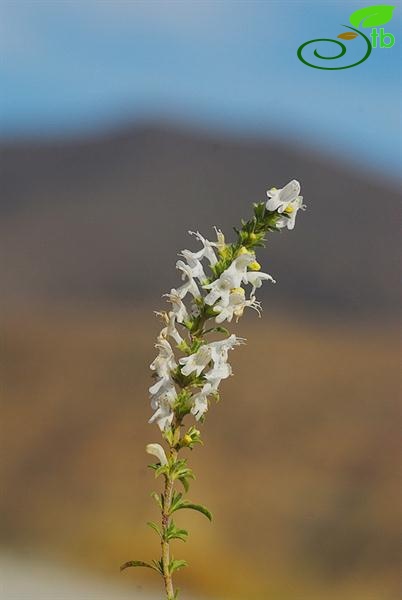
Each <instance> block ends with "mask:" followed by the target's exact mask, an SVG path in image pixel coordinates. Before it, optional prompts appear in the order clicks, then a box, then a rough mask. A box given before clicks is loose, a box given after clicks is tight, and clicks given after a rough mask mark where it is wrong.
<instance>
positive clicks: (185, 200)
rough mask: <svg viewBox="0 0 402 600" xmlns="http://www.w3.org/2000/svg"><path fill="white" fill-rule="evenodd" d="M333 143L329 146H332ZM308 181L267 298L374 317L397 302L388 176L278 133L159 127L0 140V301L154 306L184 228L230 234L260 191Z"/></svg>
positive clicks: (395, 205) (269, 262)
mask: <svg viewBox="0 0 402 600" xmlns="http://www.w3.org/2000/svg"><path fill="white" fill-rule="evenodd" d="M330 144H331V141H330V140H328V145H329V146H330ZM292 178H297V179H299V180H300V181H301V182H302V187H303V193H304V196H305V201H306V203H307V205H308V213H307V214H301V215H300V217H299V218H298V226H297V227H296V230H295V231H294V232H292V233H288V232H285V233H282V234H273V235H271V237H270V243H269V248H267V249H266V251H265V258H264V259H263V261H262V262H263V263H264V265H266V270H268V271H269V272H270V273H272V274H273V275H274V276H275V277H277V279H278V281H279V283H278V284H277V285H276V287H275V289H273V288H272V287H271V288H269V286H267V288H268V289H266V290H265V294H269V296H270V302H272V303H273V304H276V305H281V306H283V305H288V306H292V308H293V309H296V306H295V302H296V300H295V299H296V298H297V304H298V308H301V309H303V310H304V309H309V310H312V311H321V310H323V311H337V312H341V313H343V314H350V315H352V316H354V317H355V316H357V315H358V316H374V317H375V316H376V315H379V314H382V315H384V314H392V313H395V312H396V311H397V306H398V305H399V300H400V287H399V280H398V271H399V269H398V263H397V261H398V259H397V256H398V254H399V249H400V243H399V237H398V235H397V227H398V215H399V202H398V193H397V190H396V183H395V184H393V182H389V183H386V182H384V181H376V179H375V178H374V176H373V175H372V174H371V173H370V170H369V169H367V172H357V171H356V170H355V169H353V166H352V165H347V164H346V163H345V162H342V157H340V162H339V163H336V162H334V160H333V159H330V158H328V157H325V156H323V155H321V154H317V153H314V152H313V151H311V150H306V149H305V148H303V147H302V146H300V145H297V141H295V145H294V146H291V145H286V144H284V143H282V142H280V141H277V140H267V141H262V140H256V139H246V138H242V139H235V138H230V137H223V136H221V135H218V134H216V135H213V134H206V133H200V132H194V131H190V130H185V129H180V128H174V127H168V126H164V125H155V126H145V125H144V126H138V127H134V128H131V129H125V130H121V131H117V132H113V133H107V134H104V135H103V136H99V137H94V138H92V139H83V140H73V141H71V140H70V141H52V142H40V141H35V142H34V141H26V142H21V141H20V142H18V143H11V142H4V143H3V144H2V145H1V174H0V188H1V200H0V215H1V223H0V237H1V255H2V258H3V260H2V262H1V264H0V277H1V280H2V282H3V286H2V287H3V293H2V302H3V303H7V302H8V303H10V302H13V303H18V304H23V303H31V302H35V301H39V302H43V301H44V300H49V301H58V302H76V301H79V302H81V303H83V302H84V303H85V302H88V303H89V304H93V303H95V302H105V303H109V304H110V303H115V302H117V303H118V304H121V303H125V302H130V303H132V302H139V301H148V300H149V299H150V298H154V297H156V296H159V295H160V294H161V293H162V292H163V291H165V290H168V289H169V288H170V287H171V286H172V283H173V282H174V281H175V278H177V275H176V274H175V269H174V263H175V257H176V253H177V251H178V250H179V249H180V248H185V247H194V240H192V239H190V238H189V237H188V236H187V234H186V231H187V230H189V229H199V230H200V231H201V232H202V233H204V234H205V235H206V236H211V235H213V232H212V226H213V225H217V226H219V227H221V228H222V229H223V230H224V231H225V232H227V233H228V234H229V235H230V231H231V228H232V226H233V225H235V224H236V223H239V221H240V218H241V217H244V218H246V217H248V215H249V214H250V210H251V203H252V202H254V201H261V200H263V199H264V197H265V190H266V189H267V188H268V187H272V186H277V187H281V186H283V185H284V184H285V183H286V182H287V181H289V180H290V179H292Z"/></svg>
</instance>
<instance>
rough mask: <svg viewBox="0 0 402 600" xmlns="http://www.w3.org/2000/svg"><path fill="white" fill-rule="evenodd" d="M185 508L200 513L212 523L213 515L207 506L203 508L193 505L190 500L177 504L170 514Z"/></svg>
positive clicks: (199, 505)
mask: <svg viewBox="0 0 402 600" xmlns="http://www.w3.org/2000/svg"><path fill="white" fill-rule="evenodd" d="M183 508H189V509H191V510H196V511H197V512H200V513H202V514H203V515H204V516H206V517H207V519H209V520H210V521H212V515H211V513H210V512H209V510H208V509H207V508H206V507H205V506H203V505H202V504H193V503H192V502H190V501H189V500H183V501H179V502H177V503H175V505H174V507H172V508H171V509H170V513H173V512H175V511H176V510H181V509H183Z"/></svg>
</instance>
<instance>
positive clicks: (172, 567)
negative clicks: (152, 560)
mask: <svg viewBox="0 0 402 600" xmlns="http://www.w3.org/2000/svg"><path fill="white" fill-rule="evenodd" d="M187 566H188V563H187V561H185V560H175V559H172V560H171V561H170V564H169V572H170V574H172V573H173V572H174V571H177V570H178V569H182V568H183V567H187Z"/></svg>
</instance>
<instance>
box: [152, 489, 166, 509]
mask: <svg viewBox="0 0 402 600" xmlns="http://www.w3.org/2000/svg"><path fill="white" fill-rule="evenodd" d="M151 498H153V499H154V500H155V502H156V504H157V505H158V506H159V508H160V509H161V510H163V496H162V494H160V495H159V494H157V493H156V492H151Z"/></svg>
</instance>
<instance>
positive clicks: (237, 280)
mask: <svg viewBox="0 0 402 600" xmlns="http://www.w3.org/2000/svg"><path fill="white" fill-rule="evenodd" d="M254 261H255V254H254V252H248V251H247V250H246V249H245V248H244V251H242V252H241V253H240V254H239V255H238V256H237V258H235V259H234V261H233V262H232V264H231V265H230V267H228V268H227V269H226V270H225V271H224V272H223V273H222V275H221V276H220V277H218V279H215V281H213V282H212V283H209V284H208V285H204V289H206V290H211V291H210V292H209V294H207V296H206V297H205V303H206V304H209V305H210V306H212V305H213V304H215V302H216V301H217V300H219V299H221V302H220V304H221V305H222V306H227V305H228V304H229V296H230V292H231V290H232V289H234V288H238V287H240V284H241V281H242V279H243V277H244V275H245V273H246V272H247V267H248V265H250V264H251V263H253V262H254Z"/></svg>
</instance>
